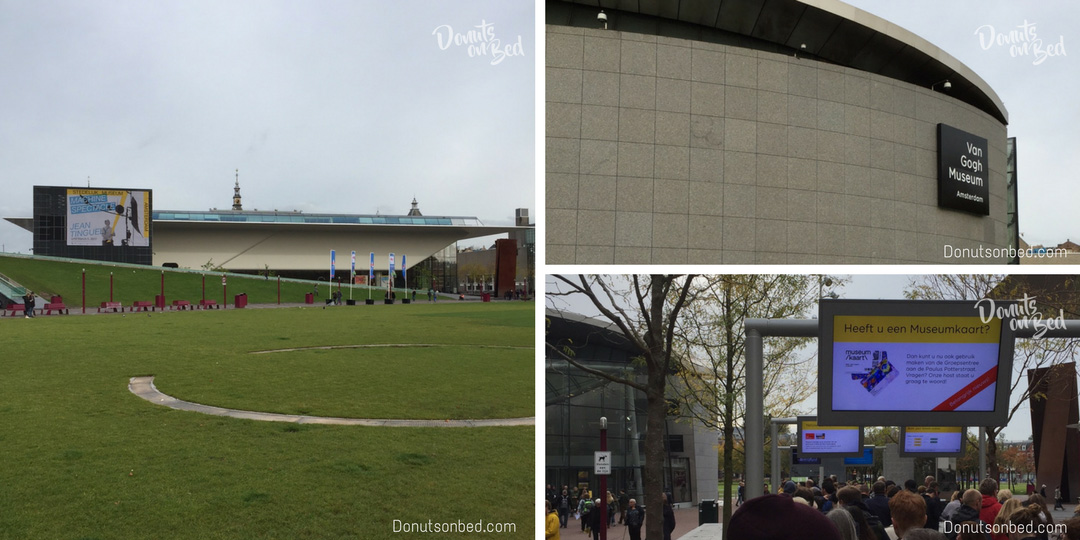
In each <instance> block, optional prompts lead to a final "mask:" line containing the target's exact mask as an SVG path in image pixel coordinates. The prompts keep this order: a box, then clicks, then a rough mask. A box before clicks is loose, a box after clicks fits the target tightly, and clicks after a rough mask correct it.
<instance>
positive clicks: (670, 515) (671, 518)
mask: <svg viewBox="0 0 1080 540" xmlns="http://www.w3.org/2000/svg"><path fill="white" fill-rule="evenodd" d="M674 530H675V509H674V508H672V507H671V499H670V498H668V494H667V493H665V494H664V540H671V532H672V531H674Z"/></svg>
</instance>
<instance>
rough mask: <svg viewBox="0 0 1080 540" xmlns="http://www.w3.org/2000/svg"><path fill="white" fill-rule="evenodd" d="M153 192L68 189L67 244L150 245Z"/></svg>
mask: <svg viewBox="0 0 1080 540" xmlns="http://www.w3.org/2000/svg"><path fill="white" fill-rule="evenodd" d="M150 214H151V210H150V192H149V191H128V190H115V189H69V190H67V245H69V246H143V247H145V246H149V245H150Z"/></svg>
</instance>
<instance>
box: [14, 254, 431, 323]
mask: <svg viewBox="0 0 1080 540" xmlns="http://www.w3.org/2000/svg"><path fill="white" fill-rule="evenodd" d="M84 269H85V270H86V306H87V309H90V308H94V311H97V308H96V307H97V306H99V305H101V302H105V301H107V300H109V298H110V296H109V289H110V280H111V283H112V297H111V298H112V299H113V301H116V302H121V303H123V304H124V305H125V306H130V305H131V303H132V302H134V301H144V302H153V301H154V297H155V296H157V295H159V294H161V281H162V276H164V277H165V299H166V300H167V302H168V303H170V304H171V303H172V301H173V300H187V301H189V302H192V303H198V301H199V300H202V299H203V298H204V297H205V298H206V299H208V300H213V301H215V302H218V303H219V304H220V303H221V302H222V300H228V303H229V304H232V303H233V299H234V297H235V296H236V295H237V294H240V293H245V294H247V295H248V303H258V304H273V303H277V301H278V285H279V284H278V281H277V278H270V279H265V278H262V277H258V276H252V275H247V274H228V275H227V280H226V285H225V287H222V285H221V273H202V272H191V271H185V270H173V269H169V268H165V269H162V268H160V267H156V266H155V267H150V266H139V267H133V266H132V265H125V266H117V265H110V264H108V263H83V262H62V261H55V260H49V259H40V258H25V257H12V256H4V255H0V274H4V275H7V276H8V277H10V278H12V279H14V280H15V281H17V282H18V283H19V284H20V285H22V286H24V287H28V288H30V289H31V290H33V291H34V292H35V293H37V294H38V296H42V297H44V298H46V299H47V298H48V297H49V296H52V295H60V296H63V297H64V303H65V304H66V305H67V306H68V307H70V308H81V307H82V294H83V286H82V278H83V270H84ZM346 281H348V279H346ZM313 289H314V283H313V282H294V281H290V280H282V281H281V283H280V298H281V302H282V303H286V304H289V303H300V302H303V301H304V295H305V294H306V293H310V292H312V291H313ZM204 291H205V292H204ZM327 293H328V291H327V290H326V283H325V282H323V283H322V285H321V286H320V287H319V298H320V300H319V302H321V301H322V300H323V299H325V298H326V297H327ZM382 294H383V290H381V289H380V290H374V291H373V292H372V293H371V297H372V298H373V299H375V300H377V301H379V302H381V301H382V298H383V297H382ZM401 294H402V293H400V292H399V293H398V297H399V298H401V297H402V296H401ZM342 295H343V296H344V297H345V298H346V299H348V298H349V288H348V286H344V287H342ZM367 297H368V290H367V289H366V288H361V287H357V288H356V289H354V291H353V298H355V299H357V301H358V302H359V303H361V304H363V301H364V299H366V298H367ZM421 297H423V298H424V301H426V300H427V293H426V292H421V293H417V295H416V299H417V301H420V298H421Z"/></svg>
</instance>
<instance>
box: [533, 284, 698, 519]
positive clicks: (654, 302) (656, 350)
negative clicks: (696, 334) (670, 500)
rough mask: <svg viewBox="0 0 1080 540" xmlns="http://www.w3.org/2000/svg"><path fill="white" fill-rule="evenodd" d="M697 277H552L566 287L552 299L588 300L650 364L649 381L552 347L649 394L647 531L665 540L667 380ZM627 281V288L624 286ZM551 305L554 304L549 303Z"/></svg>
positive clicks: (569, 358) (552, 347)
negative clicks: (678, 331) (602, 367)
mask: <svg viewBox="0 0 1080 540" xmlns="http://www.w3.org/2000/svg"><path fill="white" fill-rule="evenodd" d="M694 277H695V276H693V275H686V276H677V275H649V276H639V275H633V276H625V277H622V278H619V277H612V276H585V275H577V276H561V275H555V276H553V278H554V279H555V280H557V282H558V283H559V284H560V286H561V285H565V286H566V287H567V290H566V291H564V292H550V291H549V292H548V295H549V296H550V297H557V296H560V295H575V296H581V297H584V298H586V299H588V301H589V303H590V304H591V305H592V306H593V307H595V308H596V309H597V310H598V311H599V312H600V313H601V315H602V316H603V317H604V318H605V319H607V320H608V321H611V322H612V323H613V324H614V325H615V326H617V327H618V329H619V331H620V332H622V334H623V335H624V336H625V337H626V339H627V340H629V341H630V342H631V343H632V344H633V345H634V346H635V347H636V348H637V349H638V350H640V351H641V361H642V362H643V363H644V365H645V371H646V382H645V383H644V384H642V383H641V382H639V381H638V380H636V379H635V378H633V377H631V376H620V375H617V374H613V373H607V372H604V371H601V370H597V369H593V368H591V367H589V366H587V365H585V364H584V363H581V362H579V361H578V360H577V359H576V358H575V357H574V352H573V347H572V344H568V343H564V344H553V343H550V342H549V343H548V344H547V347H548V350H549V351H551V352H552V353H554V354H556V355H558V356H559V357H561V358H563V359H565V360H566V361H567V362H569V363H570V364H572V365H573V366H574V367H576V368H578V369H580V370H582V371H584V372H586V373H589V374H591V375H594V376H596V377H602V378H604V379H607V380H610V381H613V382H616V383H619V384H625V385H627V386H630V387H632V388H635V389H637V390H640V391H641V392H643V393H644V394H645V396H646V402H647V406H646V407H647V408H646V421H645V426H646V427H645V429H646V432H645V467H644V468H645V474H644V481H643V483H644V490H645V494H644V498H645V505H646V508H645V512H646V519H645V532H646V537H647V538H662V537H663V525H664V517H663V499H662V498H661V496H662V493H663V489H664V484H663V470H664V469H663V467H664V433H665V429H664V427H665V420H666V418H667V410H668V406H667V405H668V404H667V399H666V391H667V378H668V374H669V372H670V371H671V369H672V367H673V366H674V365H675V362H676V360H675V358H674V356H673V346H672V342H673V341H674V339H675V326H676V321H677V320H678V319H679V316H680V315H681V313H682V311H683V308H685V307H686V306H687V305H688V304H689V303H690V300H691V298H690V292H691V290H692V288H693V287H692V283H693V281H694ZM620 281H623V282H625V283H626V285H625V286H622V285H621V284H620V283H619V282H620ZM548 302H549V306H550V305H551V301H550V300H549V301H548Z"/></svg>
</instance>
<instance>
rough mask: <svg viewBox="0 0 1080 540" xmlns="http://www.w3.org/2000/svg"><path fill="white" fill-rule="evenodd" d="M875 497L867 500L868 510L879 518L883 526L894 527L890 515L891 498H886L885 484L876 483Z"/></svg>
mask: <svg viewBox="0 0 1080 540" xmlns="http://www.w3.org/2000/svg"><path fill="white" fill-rule="evenodd" d="M873 489H874V496H873V497H870V498H869V499H866V508H867V509H869V510H870V513H872V514H874V515H875V516H877V518H878V521H880V522H881V524H882V525H884V526H886V527H889V526H891V525H892V514H890V513H889V498H888V497H886V496H885V482H875V483H874V488H873Z"/></svg>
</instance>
